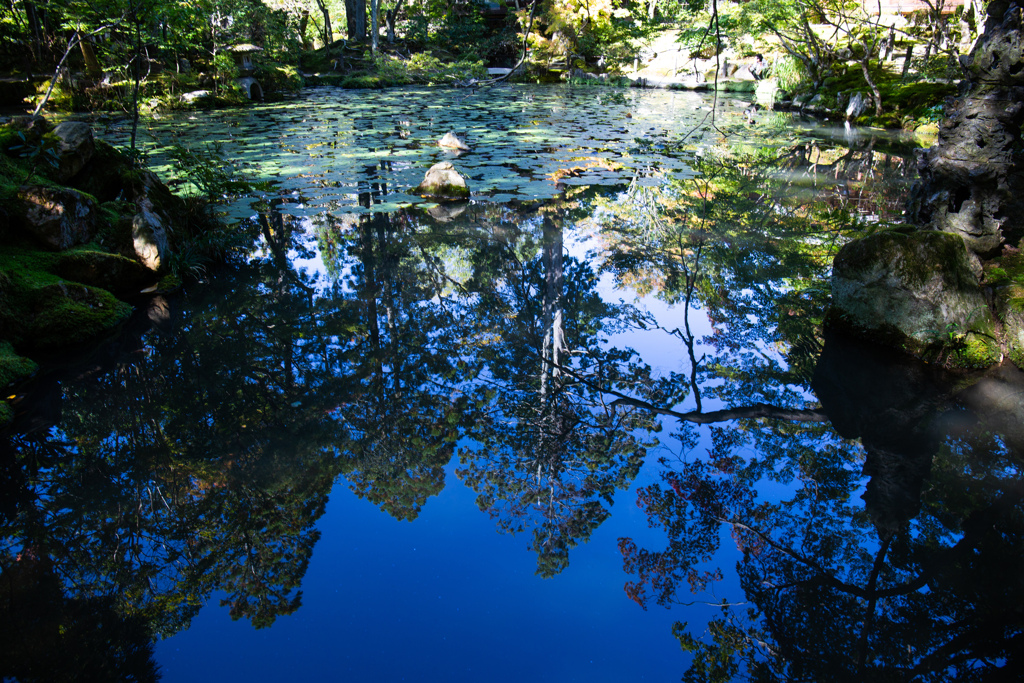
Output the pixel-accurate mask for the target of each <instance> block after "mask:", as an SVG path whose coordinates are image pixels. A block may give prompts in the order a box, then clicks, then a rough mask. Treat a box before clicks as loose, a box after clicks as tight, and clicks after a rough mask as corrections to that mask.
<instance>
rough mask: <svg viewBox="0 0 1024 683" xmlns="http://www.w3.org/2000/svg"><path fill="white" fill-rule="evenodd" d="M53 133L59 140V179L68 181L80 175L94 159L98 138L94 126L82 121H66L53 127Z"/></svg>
mask: <svg viewBox="0 0 1024 683" xmlns="http://www.w3.org/2000/svg"><path fill="white" fill-rule="evenodd" d="M53 134H54V135H55V136H56V137H57V140H58V142H59V146H58V149H57V153H58V154H59V157H60V160H59V165H58V168H57V180H58V181H60V182H67V181H68V180H70V179H71V178H74V177H75V176H76V175H78V172H79V171H81V170H82V168H83V167H84V166H85V165H86V164H87V163H89V160H90V159H92V155H93V152H95V151H96V140H95V138H94V137H93V134H92V128H91V127H90V126H89V125H88V124H86V123H82V122H80V121H65V122H64V123H61V124H59V125H58V126H57V127H56V128H54V129H53Z"/></svg>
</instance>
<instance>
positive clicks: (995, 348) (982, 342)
mask: <svg viewBox="0 0 1024 683" xmlns="http://www.w3.org/2000/svg"><path fill="white" fill-rule="evenodd" d="M957 346H958V348H956V349H955V350H954V351H953V352H952V353H951V354H950V355H949V359H948V362H947V364H948V365H952V366H954V367H958V368H964V369H970V370H975V369H978V370H980V369H984V368H988V367H991V366H993V365H995V364H996V363H998V362H999V361H1000V360H1002V357H1003V353H1002V350H1001V349H1000V348H999V343H998V342H997V341H996V340H995V339H994V338H993V337H991V336H989V335H986V334H978V333H975V332H968V333H967V334H965V335H963V337H961V338H959V339H958V341H957Z"/></svg>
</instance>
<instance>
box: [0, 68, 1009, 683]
mask: <svg viewBox="0 0 1024 683" xmlns="http://www.w3.org/2000/svg"><path fill="white" fill-rule="evenodd" d="M748 105H749V103H748V102H744V101H742V100H739V99H721V100H718V101H717V102H716V101H714V100H712V99H711V98H710V97H707V96H703V95H698V94H693V93H672V92H644V91H618V90H606V89H596V88H586V89H582V90H579V89H577V90H572V89H568V88H525V87H509V88H502V89H496V90H485V91H480V92H447V91H435V90H411V89H410V90H393V91H386V92H369V93H368V92H351V91H341V90H334V89H318V90H315V91H310V92H309V93H307V94H306V95H304V96H303V97H302V98H301V99H298V100H295V101H289V102H286V103H278V104H267V105H261V106H258V107H254V108H252V109H250V110H246V111H232V112H215V113H211V114H208V115H198V114H196V115H191V116H182V117H180V118H174V119H165V120H161V121H154V122H152V123H151V124H150V125H149V126H148V130H147V136H146V139H147V145H148V149H149V152H150V154H151V159H152V161H153V163H154V164H155V165H156V166H157V167H159V168H160V169H161V172H162V173H163V174H165V177H167V178H168V179H172V178H174V173H175V171H174V169H173V167H171V166H162V165H161V164H164V159H166V156H165V154H166V151H167V149H168V146H169V145H171V144H173V143H175V142H177V143H179V144H184V145H187V146H191V147H192V148H193V149H206V148H205V147H204V145H205V144H208V143H211V142H216V143H218V144H219V145H220V146H221V149H222V152H223V153H224V154H226V155H227V157H228V158H229V159H230V160H231V161H232V162H233V163H234V164H235V165H236V166H237V167H238V168H239V169H240V170H241V171H242V172H245V173H248V174H249V175H251V176H253V177H254V178H257V179H261V180H268V181H272V184H271V186H270V188H269V189H267V190H266V191H265V192H264V193H263V194H261V195H260V196H259V197H255V198H253V197H248V198H243V199H241V200H239V201H236V202H233V203H232V204H230V205H229V206H227V207H225V213H226V215H227V216H228V217H229V218H231V219H233V220H238V221H239V225H238V232H239V236H240V238H241V239H240V244H244V245H245V247H244V248H242V249H240V250H239V253H238V254H237V255H236V256H235V258H233V259H232V260H231V262H230V263H228V264H227V265H225V266H223V267H220V268H217V269H216V270H214V269H212V268H211V269H209V270H207V269H206V264H203V263H201V262H190V261H188V260H187V259H186V260H183V261H182V262H181V263H180V264H179V266H181V267H183V268H186V269H187V268H191V269H192V270H193V273H194V274H195V275H196V276H197V280H198V281H197V282H195V283H193V284H190V285H188V286H186V287H185V288H184V290H183V291H182V292H180V293H177V294H175V295H172V296H166V297H157V298H155V299H153V300H152V301H150V302H148V304H147V305H145V306H143V307H140V310H139V312H138V314H137V315H136V317H135V319H134V320H133V321H132V323H131V324H130V325H129V326H128V327H127V328H126V329H125V330H124V332H123V334H121V335H120V336H119V337H118V338H117V339H116V340H114V341H113V342H112V343H111V344H109V345H107V346H105V347H103V348H102V349H100V350H98V351H97V352H95V353H93V354H92V355H91V356H89V357H88V358H86V359H84V360H83V361H82V362H80V363H75V364H70V365H68V364H65V365H63V366H60V367H56V366H55V367H53V369H52V370H50V371H49V372H48V373H46V374H44V376H43V377H42V378H40V379H39V380H38V381H37V382H36V384H35V386H34V387H32V391H31V393H30V396H29V397H28V398H27V399H26V400H25V401H23V402H22V404H21V411H22V412H21V415H20V416H19V422H18V424H17V427H16V430H15V433H13V434H12V435H11V437H10V446H9V447H6V446H5V448H6V453H5V460H4V462H5V465H4V467H5V468H6V470H5V489H4V494H3V496H4V502H5V504H4V508H3V517H2V520H3V524H4V527H3V528H4V533H3V536H4V541H5V551H4V553H5V554H4V558H5V559H4V563H3V570H4V573H5V574H6V575H7V579H6V581H5V586H6V587H7V590H8V591H9V594H10V595H11V596H14V597H12V599H11V600H10V601H9V603H8V604H9V607H8V608H7V612H6V613H5V616H6V617H7V618H8V619H7V623H8V624H10V625H11V626H8V627H7V628H8V630H10V631H12V633H10V634H7V635H9V636H10V640H9V641H8V642H11V643H13V644H12V645H10V646H8V651H9V652H14V653H16V654H15V656H14V658H13V659H12V660H11V661H13V662H14V663H13V664H8V665H7V666H8V668H9V670H7V671H2V672H0V673H2V674H10V675H17V676H20V677H21V678H23V679H24V680H37V679H38V680H46V679H55V678H56V679H63V678H67V679H69V680H71V679H74V678H75V677H76V676H79V677H80V676H81V675H82V672H83V671H85V672H89V671H92V672H96V671H102V672H104V675H105V676H107V673H109V672H113V673H110V675H109V676H107V677H109V678H111V679H116V678H118V677H122V678H127V677H128V674H131V675H134V676H135V677H136V679H142V680H145V679H147V678H151V676H152V671H153V670H154V668H157V667H158V668H159V672H160V674H162V676H163V680H165V681H203V680H210V681H214V680H217V681H221V680H226V679H230V680H238V679H249V680H300V679H310V680H323V679H327V680H366V681H398V680H418V681H422V680H445V681H481V680H486V681H511V680H537V681H573V680H579V681H634V680H636V681H639V680H650V681H668V680H678V679H679V678H680V677H681V676H683V675H684V673H687V672H689V673H688V675H691V676H693V677H694V680H730V679H742V678H746V677H748V676H753V675H754V674H756V675H757V676H759V680H790V679H800V680H835V679H845V680H869V679H874V678H886V679H888V678H892V679H894V680H968V679H971V678H972V677H973V678H977V679H978V680H981V679H982V678H983V677H984V676H985V675H987V674H988V673H991V672H992V671H996V670H1001V671H1002V673H1010V674H1011V675H1013V672H1014V671H1016V667H1017V666H1018V665H1019V662H1018V660H1017V659H1016V657H1017V655H1016V654H1014V650H1013V647H1012V642H1014V640H1015V639H1017V640H1019V638H1020V633H1021V617H1022V614H1021V608H1020V605H1021V604H1024V601H1022V600H1021V597H1022V595H1021V593H1022V591H1021V588H1022V585H1021V579H1020V577H1021V576H1024V572H1021V571H1020V570H1021V568H1022V563H1021V547H1020V530H1021V523H1022V521H1024V518H1022V516H1021V497H1022V493H1024V489H1022V488H1021V485H1020V482H1019V463H1020V456H1021V452H1022V451H1021V443H1022V433H1021V427H1020V422H1021V421H1020V415H1019V412H1020V410H1019V406H1020V404H1021V402H1020V401H1019V400H1016V399H1014V398H1013V396H1014V394H1013V393H1012V392H1013V391H1015V389H1014V387H1015V386H1018V385H1016V384H1014V382H1015V381H1017V379H1016V377H1015V376H1014V375H1013V372H1012V371H1009V370H1007V371H1006V372H1005V373H1003V375H999V376H997V377H995V378H994V379H993V378H989V379H988V380H986V381H985V382H982V383H978V384H975V385H973V388H967V389H964V384H963V383H960V384H956V383H955V382H951V381H949V379H948V378H946V377H944V376H943V375H942V374H941V372H938V371H936V370H935V369H933V368H928V367H924V366H917V365H912V364H908V363H906V362H904V361H902V360H900V359H896V358H893V357H891V356H890V355H889V354H886V353H884V352H881V351H878V350H875V349H871V348H866V347H864V346H862V345H858V344H853V343H851V342H849V341H848V340H844V339H842V338H840V337H837V336H835V335H833V334H831V333H827V332H826V331H825V330H824V324H823V315H824V312H825V311H826V310H827V304H828V274H829V269H830V263H831V258H832V257H833V256H834V254H835V252H836V250H837V249H838V248H839V246H841V245H842V244H843V243H844V242H845V241H846V240H848V239H850V238H851V237H853V236H856V235H858V234H863V233H864V232H865V231H868V230H873V229H877V228H878V227H879V226H880V225H884V224H885V223H886V222H889V221H894V220H898V219H899V214H900V212H901V209H902V201H903V197H904V196H905V193H906V190H907V186H908V183H909V182H911V181H912V180H913V175H914V170H913V169H914V162H913V158H912V154H911V152H910V150H909V149H908V148H907V147H906V146H905V145H904V144H903V143H902V142H901V141H899V140H898V139H895V138H893V137H891V136H886V135H883V134H881V133H877V132H871V131H857V130H844V129H831V128H828V127H823V126H822V125H820V124H818V123H815V122H811V121H801V120H799V119H798V118H795V117H793V116H790V115H783V114H772V113H764V112H761V113H758V114H757V115H756V116H755V118H754V121H753V122H751V121H750V117H749V115H748V114H747V112H746V109H747V107H748ZM448 130H456V131H459V132H462V133H464V134H466V136H467V138H468V140H469V143H470V145H471V146H472V147H473V151H472V152H471V153H468V154H462V155H456V154H455V153H453V152H449V151H445V150H442V149H439V148H438V147H437V146H436V144H435V143H436V140H437V139H438V138H440V137H441V135H442V134H443V133H444V132H446V131H448ZM106 135H107V136H108V138H110V139H112V140H118V139H120V138H122V137H123V135H124V131H123V129H122V128H120V127H119V126H118V125H116V124H115V125H113V126H111V128H110V130H108V131H106ZM446 160H447V161H451V162H452V163H453V164H454V165H455V166H456V167H457V168H459V169H460V170H461V171H462V172H463V173H464V174H465V175H467V176H468V177H469V183H470V185H471V188H472V190H473V192H474V198H473V200H472V201H471V202H469V203H466V204H455V205H452V204H440V205H439V204H436V203H432V202H429V201H425V200H423V199H422V198H419V197H416V196H413V195H411V194H410V192H409V188H411V187H413V186H414V185H416V184H417V183H418V182H419V180H420V178H421V177H422V175H423V173H424V171H425V170H426V168H428V167H429V166H430V165H431V164H433V163H436V162H438V161H446ZM979 387H980V388H979ZM972 392H973V393H972ZM999 392H1003V394H999ZM1006 392H1009V393H1008V394H1007V393H1006ZM996 395H999V396H1004V398H1005V396H1009V397H1010V398H1009V399H1008V400H1003V401H1002V402H999V401H995V402H993V401H992V400H990V399H991V397H992V396H996ZM29 615H31V616H29ZM69 634H70V635H69ZM29 643H31V645H30V644H29ZM151 643H155V644H154V645H151ZM680 646H682V647H680ZM150 648H151V650H150ZM104 667H105V668H104Z"/></svg>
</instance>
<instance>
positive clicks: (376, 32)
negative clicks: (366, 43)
mask: <svg viewBox="0 0 1024 683" xmlns="http://www.w3.org/2000/svg"><path fill="white" fill-rule="evenodd" d="M379 48H380V0H370V50H371V51H372V52H373V54H374V55H376V54H377V50H378V49H379Z"/></svg>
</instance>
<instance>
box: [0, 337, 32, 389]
mask: <svg viewBox="0 0 1024 683" xmlns="http://www.w3.org/2000/svg"><path fill="white" fill-rule="evenodd" d="M37 367H38V366H37V365H36V364H35V363H34V362H32V361H31V360H29V359H28V358H22V357H21V356H19V355H18V354H16V353H15V352H14V347H13V346H12V345H11V343H10V342H6V341H0V389H3V388H5V387H7V386H8V385H10V384H12V383H14V382H17V381H18V380H20V379H24V378H26V377H28V376H29V375H31V374H32V373H33V372H35V371H36V368H37Z"/></svg>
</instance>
